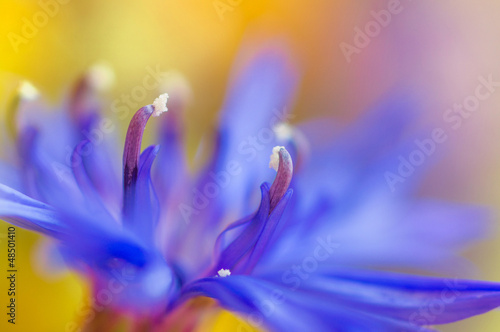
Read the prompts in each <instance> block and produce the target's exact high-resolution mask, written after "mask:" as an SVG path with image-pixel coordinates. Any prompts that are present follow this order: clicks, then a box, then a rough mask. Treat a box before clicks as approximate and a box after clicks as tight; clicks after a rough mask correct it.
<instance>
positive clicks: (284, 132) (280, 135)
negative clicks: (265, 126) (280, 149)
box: [273, 122, 293, 142]
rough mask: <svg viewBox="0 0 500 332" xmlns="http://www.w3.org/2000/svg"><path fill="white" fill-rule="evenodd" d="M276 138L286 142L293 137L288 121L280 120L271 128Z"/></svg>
mask: <svg viewBox="0 0 500 332" xmlns="http://www.w3.org/2000/svg"><path fill="white" fill-rule="evenodd" d="M273 131H274V134H275V135H276V138H277V139H278V141H280V142H288V141H290V140H292V138H293V128H292V126H290V125H289V124H288V123H285V122H280V123H278V124H277V125H276V126H274V128H273Z"/></svg>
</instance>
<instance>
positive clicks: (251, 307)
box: [183, 276, 427, 332]
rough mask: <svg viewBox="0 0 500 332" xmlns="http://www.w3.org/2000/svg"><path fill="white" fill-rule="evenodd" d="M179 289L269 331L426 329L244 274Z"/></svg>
mask: <svg viewBox="0 0 500 332" xmlns="http://www.w3.org/2000/svg"><path fill="white" fill-rule="evenodd" d="M183 292H184V293H183V298H189V297H193V296H207V297H211V298H214V299H216V300H217V301H218V302H219V304H220V305H221V306H222V307H224V308H226V309H227V310H230V311H234V312H236V313H238V314H240V315H241V316H242V317H243V318H244V319H245V320H246V321H247V322H248V323H250V324H253V325H255V326H257V327H259V328H262V327H266V328H269V329H271V330H273V331H394V332H396V331H427V329H425V328H424V329H423V328H421V327H417V326H415V325H412V324H411V323H410V322H407V321H403V320H396V319H392V318H390V317H385V316H380V315H377V314H376V313H371V312H369V311H363V310H359V309H357V308H356V307H348V306H345V305H343V304H341V303H338V302H336V301H335V298H334V297H333V296H327V295H325V294H321V293H313V292H304V291H290V289H287V288H286V287H283V286H282V285H280V284H276V283H273V282H269V281H266V280H263V279H258V278H253V277H248V276H230V277H227V278H207V279H202V280H199V281H197V282H195V283H193V284H191V285H189V286H187V287H186V288H185V289H184V290H183Z"/></svg>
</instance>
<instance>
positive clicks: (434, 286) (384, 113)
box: [0, 48, 500, 331]
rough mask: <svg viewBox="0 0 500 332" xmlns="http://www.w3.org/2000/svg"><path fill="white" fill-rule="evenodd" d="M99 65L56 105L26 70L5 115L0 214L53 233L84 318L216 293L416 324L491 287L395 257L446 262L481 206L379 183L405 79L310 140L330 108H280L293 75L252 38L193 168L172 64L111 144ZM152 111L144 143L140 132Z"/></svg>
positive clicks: (472, 231)
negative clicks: (72, 273)
mask: <svg viewBox="0 0 500 332" xmlns="http://www.w3.org/2000/svg"><path fill="white" fill-rule="evenodd" d="M108 76H109V72H107V69H106V68H105V67H102V66H97V67H93V68H91V69H90V70H89V71H88V73H87V74H85V75H84V76H82V78H81V79H79V80H78V81H77V82H76V84H75V85H74V87H73V89H72V90H71V93H70V94H69V96H68V100H67V101H66V102H65V103H63V104H62V105H61V108H60V109H59V110H57V111H53V112H44V111H43V110H42V108H43V106H42V105H41V104H40V103H38V102H36V101H35V100H33V98H36V90H35V88H34V87H32V86H31V85H29V84H28V83H24V84H23V85H22V86H21V87H20V89H19V91H18V94H17V95H16V96H15V99H14V102H13V106H12V108H11V109H9V110H8V112H7V116H8V120H9V121H6V124H8V125H9V126H8V127H7V128H5V131H4V132H5V133H9V134H10V135H9V137H7V138H6V139H7V140H9V141H10V142H11V144H10V145H9V149H8V150H7V158H6V161H5V162H4V163H3V164H2V179H1V180H2V184H1V185H0V216H1V218H2V219H3V220H5V221H7V222H9V223H11V224H12V225H15V226H19V227H22V228H26V229H28V230H32V231H35V232H39V233H42V234H44V235H45V236H48V237H51V238H54V239H56V240H57V242H56V243H57V251H59V252H60V254H61V255H62V257H63V258H64V262H65V263H66V264H67V265H68V266H69V267H71V268H72V269H75V270H76V271H78V273H80V274H82V275H83V276H84V277H85V278H86V279H87V280H89V281H90V282H91V285H92V289H93V292H94V297H93V301H94V305H95V309H94V312H91V313H89V314H88V315H86V316H85V317H83V318H82V322H81V323H82V324H84V328H86V329H87V330H91V331H108V330H109V331H112V330H113V329H116V328H117V325H116V324H117V322H118V321H119V319H118V318H119V317H121V316H127V317H129V318H130V319H131V324H132V326H133V330H141V331H142V330H147V331H166V330H179V331H187V330H192V329H195V328H197V326H198V324H201V323H202V321H203V318H204V315H206V313H207V312H210V311H213V310H216V309H214V308H216V307H221V308H224V309H225V310H228V311H231V312H233V313H235V314H236V315H239V316H240V317H242V318H243V320H244V322H245V323H246V324H248V325H250V326H254V327H257V328H262V329H269V330H273V331H307V330H314V331H332V330H335V331H337V330H338V331H358V330H362V331H365V330H373V331H375V330H376V331H379V330H380V331H401V330H404V331H422V330H430V329H431V327H432V326H434V325H440V324H446V323H450V322H454V321H457V320H461V319H465V318H468V317H470V316H474V315H478V314H481V313H483V312H486V311H489V310H492V309H494V308H496V307H498V306H499V305H500V284H496V283H488V282H480V281H469V280H462V279H454V278H451V279H450V278H437V277H425V276H421V275H418V274H409V273H402V272H401V271H407V272H408V271H426V272H434V273H444V272H447V271H453V269H454V268H457V267H460V266H461V264H462V263H463V264H465V262H463V261H462V260H461V259H460V258H459V257H458V256H456V251H457V250H458V249H460V248H462V247H464V246H465V245H466V244H469V243H470V242H472V241H474V240H477V239H479V238H481V237H483V236H484V235H485V232H486V231H487V227H488V223H489V216H488V213H487V211H485V210H483V209H481V208H478V207H473V206H465V205H457V204H452V203H449V202H446V201H437V200H428V199H423V198H416V197H414V195H413V189H412V187H413V185H412V184H411V183H405V186H406V191H405V192H404V193H403V194H398V195H394V194H393V193H392V192H391V191H390V190H389V187H388V186H387V183H386V181H385V177H384V173H385V171H386V170H387V169H390V168H391V167H392V166H393V165H391V163H392V164H393V163H394V160H397V158H394V157H395V156H396V155H397V154H399V153H404V151H405V149H408V146H407V143H406V142H405V139H404V135H402V134H403V132H404V130H405V128H406V127H408V126H409V124H410V123H411V122H412V121H414V119H415V117H416V116H418V111H416V110H415V111H412V100H411V98H410V97H408V96H404V95H402V96H395V97H391V98H390V99H389V100H386V101H383V102H381V103H380V105H378V106H377V107H374V109H373V110H371V111H370V112H368V113H367V115H366V116H365V117H364V118H362V119H360V120H359V121H358V122H357V123H355V124H352V125H350V126H347V127H345V128H340V127H338V129H336V130H335V133H334V135H332V137H331V138H329V139H327V140H324V139H323V140H318V136H320V138H321V136H324V135H328V134H329V133H328V129H327V128H335V125H334V124H333V123H331V122H330V121H331V119H321V120H313V121H310V122H308V123H304V124H297V125H292V124H291V123H289V120H288V119H289V118H290V117H292V115H291V114H288V113H287V111H286V107H285V106H286V105H291V104H292V103H293V98H294V95H295V91H296V88H297V86H296V85H297V83H298V80H299V75H298V73H297V72H296V68H294V66H293V65H292V64H291V63H290V61H288V59H287V57H286V55H285V53H284V52H283V51H282V50H281V49H280V48H264V49H262V50H261V51H260V52H259V53H258V54H257V55H256V56H255V57H253V58H252V59H251V60H249V62H248V63H247V64H246V65H245V66H243V68H242V69H240V70H236V71H235V73H234V75H233V79H232V83H231V85H230V88H229V90H228V94H227V97H226V100H225V102H224V105H223V107H222V110H221V113H220V117H219V122H218V125H217V127H216V128H215V130H214V131H213V135H212V136H211V137H207V138H206V139H205V140H206V141H205V142H202V144H203V146H204V149H205V150H207V149H210V151H211V152H210V153H209V154H208V156H207V160H206V161H205V162H204V163H203V165H204V166H203V167H200V168H199V169H198V170H197V171H195V172H194V173H193V172H191V171H190V170H189V169H188V166H187V162H186V151H185V146H184V143H183V142H184V139H183V129H182V128H183V123H182V122H183V121H185V119H184V118H183V114H182V113H183V107H184V105H185V104H186V103H188V102H189V100H188V99H189V96H190V93H189V86H188V84H187V82H185V81H184V80H183V79H182V77H181V76H176V77H172V75H170V76H169V75H166V76H165V79H166V81H167V83H168V84H164V85H162V86H166V87H167V91H163V93H162V94H160V95H159V97H158V98H157V99H155V100H154V102H153V103H152V104H151V105H146V106H143V107H141V108H140V109H139V110H137V111H136V112H135V114H134V116H133V117H132V119H131V121H130V123H129V126H128V130H127V132H126V135H125V139H124V141H122V143H121V144H120V139H119V137H116V136H117V135H116V133H115V132H114V131H113V130H112V128H113V123H112V122H111V120H110V119H109V118H106V117H105V116H104V114H103V113H102V112H101V110H100V106H99V103H98V98H97V96H96V94H97V91H98V89H99V87H100V86H101V83H103V80H106V79H107V77H108ZM153 121H155V122H157V130H158V133H157V134H156V135H155V137H156V141H157V143H158V144H157V145H151V146H149V147H146V148H144V149H142V147H141V146H142V145H141V143H142V138H143V135H144V132H145V130H148V128H149V126H147V124H148V123H149V122H153ZM323 138H324V137H323ZM397 141H399V142H400V144H397V145H394V144H393V143H394V142H397ZM389 142H390V143H391V144H388V143H389ZM208 146H211V148H208ZM391 146H392V147H393V146H398V148H397V149H395V150H396V151H394V149H393V148H390V147H391ZM121 151H123V153H122V152H121ZM120 154H122V157H121V156H120ZM269 154H271V157H270V161H269ZM268 165H269V167H270V168H271V170H269V169H268V167H267V166H268ZM272 169H274V171H275V173H276V175H275V176H274V179H273V176H272V173H273V172H274V171H273V170H272ZM414 177H415V178H418V176H417V175H414ZM266 181H269V182H266ZM259 187H260V190H259ZM391 271H392V272H391ZM394 271H400V272H398V273H396V272H394ZM455 271H456V270H455ZM203 298H210V299H213V300H212V301H207V300H202V299H203ZM103 308H104V310H103ZM99 316H103V318H101V319H98V317H99ZM242 324H243V323H242ZM241 326H243V325H241ZM68 328H69V329H71V328H73V327H71V326H70V327H68ZM240 328H241V327H240ZM74 329H75V330H76V328H74Z"/></svg>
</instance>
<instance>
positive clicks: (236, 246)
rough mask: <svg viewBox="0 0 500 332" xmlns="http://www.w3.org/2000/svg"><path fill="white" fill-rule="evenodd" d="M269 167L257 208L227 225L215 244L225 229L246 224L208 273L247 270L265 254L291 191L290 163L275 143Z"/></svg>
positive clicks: (243, 271)
mask: <svg viewBox="0 0 500 332" xmlns="http://www.w3.org/2000/svg"><path fill="white" fill-rule="evenodd" d="M269 166H270V167H271V168H274V169H275V170H277V174H276V178H275V179H274V182H273V184H272V186H271V188H269V185H268V184H266V183H265V184H263V185H262V187H261V190H262V200H261V205H260V207H259V209H258V211H257V212H256V213H255V214H254V215H253V216H251V217H250V218H248V219H244V220H242V221H239V222H236V223H235V224H233V225H230V226H229V227H228V228H227V229H226V230H225V231H223V233H222V234H221V235H220V236H219V239H218V240H217V242H218V243H220V241H221V240H222V236H224V234H225V233H226V232H227V231H230V230H232V229H236V228H240V227H245V228H244V229H243V230H242V231H241V233H240V234H239V235H238V236H237V237H236V238H235V239H234V240H233V241H232V242H231V243H230V244H229V245H228V246H227V247H226V248H225V249H224V250H223V251H222V252H221V253H220V255H219V257H218V261H217V264H216V265H215V267H214V269H212V270H211V271H210V274H209V275H213V274H214V273H215V272H218V271H225V270H226V269H227V270H230V272H235V273H249V272H250V271H252V270H253V268H254V267H255V265H256V264H257V263H258V261H259V259H260V257H261V256H262V255H263V254H264V251H265V249H266V247H267V245H268V243H269V241H271V238H272V236H273V234H274V232H275V230H276V228H277V226H278V223H279V222H280V220H281V216H282V215H283V212H284V210H285V208H286V205H287V203H288V201H289V200H290V197H291V194H292V191H291V190H288V187H289V185H290V182H291V181H292V174H293V162H292V158H291V157H290V154H289V153H288V151H287V150H286V149H285V148H284V147H282V146H277V147H275V148H274V149H273V154H272V155H271V162H270V163H269Z"/></svg>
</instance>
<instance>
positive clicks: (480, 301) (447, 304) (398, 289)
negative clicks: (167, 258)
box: [183, 271, 500, 331]
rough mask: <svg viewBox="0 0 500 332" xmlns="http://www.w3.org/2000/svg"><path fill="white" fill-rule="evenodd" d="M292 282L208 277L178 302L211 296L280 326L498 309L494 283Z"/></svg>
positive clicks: (409, 323) (371, 324)
mask: <svg viewBox="0 0 500 332" xmlns="http://www.w3.org/2000/svg"><path fill="white" fill-rule="evenodd" d="M270 280H275V281H270ZM282 280H284V281H282ZM297 280H298V281H297V282H298V286H297V284H295V286H296V287H292V285H293V283H291V282H290V280H289V279H288V280H287V279H284V278H283V277H282V275H278V276H277V277H275V278H271V279H268V280H265V279H260V278H255V277H248V276H229V277H226V278H207V279H202V280H199V281H197V282H195V283H193V284H191V285H189V286H187V287H186V288H185V289H184V290H183V293H184V295H183V299H185V298H189V297H193V296H208V297H212V298H214V299H216V300H218V301H219V303H220V304H221V305H222V306H223V307H225V308H226V309H228V310H232V311H235V312H237V313H240V314H243V317H245V318H247V319H248V320H249V322H251V323H252V322H257V323H258V322H259V320H263V321H264V323H265V326H266V327H269V328H272V329H275V330H279V331H305V330H312V331H331V330H335V331H364V330H370V331H379V330H380V331H403V330H404V331H422V330H425V329H423V328H422V326H429V325H437V324H446V323H451V322H455V321H458V320H461V319H465V318H469V317H471V316H475V315H478V314H482V313H485V312H487V311H490V310H492V309H494V308H496V307H498V306H500V285H499V284H495V283H487V282H477V281H466V280H453V279H440V278H429V277H417V276H409V275H403V274H391V273H380V272H364V271H347V272H343V271H340V272H331V273H323V272H319V271H316V272H315V273H314V274H309V275H308V277H307V279H300V278H298V277H297ZM287 285H288V287H287Z"/></svg>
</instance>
